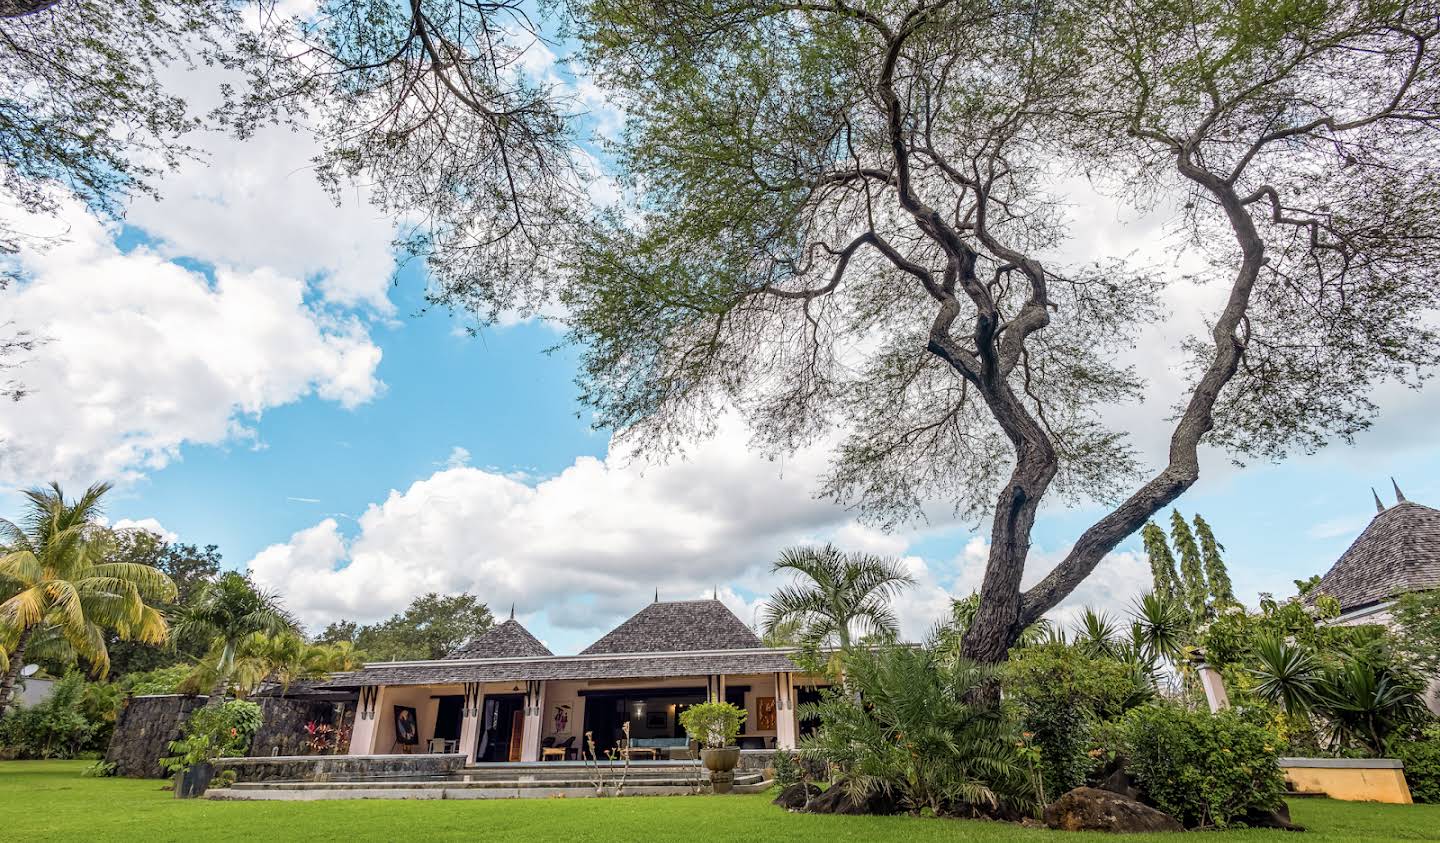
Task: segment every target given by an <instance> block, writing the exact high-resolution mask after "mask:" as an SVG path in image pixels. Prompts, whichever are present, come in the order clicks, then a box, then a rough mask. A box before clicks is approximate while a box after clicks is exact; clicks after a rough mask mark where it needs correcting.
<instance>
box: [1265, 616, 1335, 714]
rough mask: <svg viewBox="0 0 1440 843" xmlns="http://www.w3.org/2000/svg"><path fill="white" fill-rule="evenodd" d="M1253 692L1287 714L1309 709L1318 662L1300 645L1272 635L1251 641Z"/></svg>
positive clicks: (1317, 684)
mask: <svg viewBox="0 0 1440 843" xmlns="http://www.w3.org/2000/svg"><path fill="white" fill-rule="evenodd" d="M1255 659H1256V662H1257V663H1258V665H1259V666H1258V667H1256V668H1255V669H1253V670H1252V671H1251V673H1253V674H1254V675H1255V679H1256V683H1255V695H1256V696H1258V697H1259V698H1260V699H1262V700H1265V701H1266V702H1268V703H1270V704H1272V705H1278V706H1280V707H1281V708H1283V709H1284V710H1285V713H1286V714H1287V715H1289V716H1291V717H1296V716H1299V715H1302V714H1305V713H1307V712H1309V711H1310V709H1311V708H1313V707H1314V706H1315V705H1316V704H1317V703H1318V702H1319V701H1320V692H1321V685H1322V680H1323V673H1322V670H1321V666H1320V662H1319V661H1318V660H1317V659H1316V658H1315V656H1313V655H1312V654H1311V653H1309V652H1308V651H1306V650H1305V649H1304V648H1303V647H1298V646H1296V645H1294V644H1289V643H1287V642H1285V641H1283V640H1282V639H1280V638H1278V637H1276V636H1265V637H1263V638H1260V639H1259V640H1258V641H1256V642H1255Z"/></svg>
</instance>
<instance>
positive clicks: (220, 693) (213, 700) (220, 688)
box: [205, 676, 230, 708]
mask: <svg viewBox="0 0 1440 843" xmlns="http://www.w3.org/2000/svg"><path fill="white" fill-rule="evenodd" d="M228 680H229V677H228V676H221V677H220V678H219V679H217V680H215V687H214V688H212V689H211V691H210V696H209V697H208V698H206V700H205V707H206V708H211V707H213V706H217V705H220V704H221V703H223V702H225V688H226V686H227V685H229V684H230V682H229V681H228Z"/></svg>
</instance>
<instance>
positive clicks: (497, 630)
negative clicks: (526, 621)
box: [445, 618, 555, 659]
mask: <svg viewBox="0 0 1440 843" xmlns="http://www.w3.org/2000/svg"><path fill="white" fill-rule="evenodd" d="M553 655H555V654H554V653H552V652H550V650H549V648H548V647H546V646H545V645H544V644H541V643H540V639H538V638H536V637H535V636H534V635H531V634H530V630H528V629H526V628H525V627H523V626H521V625H520V622H519V621H517V620H515V619H514V618H511V619H510V620H508V621H505V622H504V623H502V624H500V625H499V626H495V627H491V628H490V629H489V630H488V631H486V632H485V634H484V635H481V636H480V637H479V638H476V639H475V640H473V641H470V642H468V643H466V644H465V646H463V647H461V648H460V649H458V650H456V651H455V652H453V653H451V654H450V655H448V656H446V657H445V658H447V659H509V658H525V657H533V656H553Z"/></svg>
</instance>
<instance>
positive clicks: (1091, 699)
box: [1001, 643, 1151, 801]
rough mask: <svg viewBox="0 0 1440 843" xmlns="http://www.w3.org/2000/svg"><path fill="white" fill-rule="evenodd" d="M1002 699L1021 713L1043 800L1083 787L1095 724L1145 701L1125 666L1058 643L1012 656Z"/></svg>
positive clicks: (1144, 690) (1136, 675)
mask: <svg viewBox="0 0 1440 843" xmlns="http://www.w3.org/2000/svg"><path fill="white" fill-rule="evenodd" d="M1001 676H1002V677H1003V678H1002V684H1003V686H1004V688H1005V695H1006V698H1007V699H1009V700H1011V701H1013V702H1014V703H1015V704H1016V705H1017V706H1018V707H1019V710H1020V717H1021V722H1022V724H1023V727H1024V729H1025V731H1026V732H1027V733H1029V736H1030V744H1031V746H1033V747H1034V748H1035V749H1036V750H1037V751H1038V756H1039V757H1038V763H1039V770H1040V773H1041V776H1042V779H1043V782H1044V791H1045V799H1046V800H1047V801H1049V800H1053V799H1055V798H1057V797H1058V796H1060V794H1062V793H1065V792H1066V791H1068V790H1070V789H1071V788H1074V787H1078V786H1080V785H1082V784H1084V783H1085V775H1086V773H1087V772H1089V770H1090V767H1091V766H1092V760H1091V757H1090V756H1089V755H1088V754H1087V752H1086V751H1087V750H1088V749H1089V747H1090V744H1091V733H1092V731H1093V729H1094V726H1095V724H1097V723H1099V722H1101V721H1104V720H1107V719H1109V718H1112V717H1118V716H1120V715H1122V714H1124V713H1125V711H1127V710H1128V709H1130V708H1133V707H1134V706H1135V705H1137V704H1139V703H1141V702H1144V701H1146V700H1147V699H1148V698H1149V697H1150V696H1151V691H1150V688H1149V686H1148V684H1146V681H1145V677H1144V675H1143V674H1142V673H1141V672H1139V671H1137V669H1136V668H1135V667H1134V666H1132V665H1130V664H1127V663H1125V662H1121V661H1118V660H1116V659H1113V658H1100V657H1093V656H1090V655H1087V654H1086V653H1084V652H1082V651H1081V650H1080V649H1079V648H1078V647H1073V646H1068V645H1066V644H1061V643H1051V644H1042V645H1038V646H1034V647H1026V648H1023V649H1021V650H1017V651H1016V652H1014V653H1013V654H1012V655H1011V657H1010V660H1009V661H1008V662H1006V663H1005V665H1004V667H1003V668H1002V673H1001Z"/></svg>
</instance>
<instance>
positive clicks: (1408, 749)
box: [1394, 722, 1440, 803]
mask: <svg viewBox="0 0 1440 843" xmlns="http://www.w3.org/2000/svg"><path fill="white" fill-rule="evenodd" d="M1394 747H1395V756H1396V757H1397V758H1399V759H1400V760H1401V761H1403V762H1405V781H1406V782H1408V783H1409V785H1410V796H1411V797H1413V798H1414V799H1415V801H1416V802H1430V803H1440V722H1437V723H1432V724H1430V725H1429V726H1427V727H1426V728H1425V730H1424V731H1423V732H1422V733H1421V734H1420V737H1419V739H1417V740H1409V741H1396V742H1395V744H1394Z"/></svg>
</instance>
